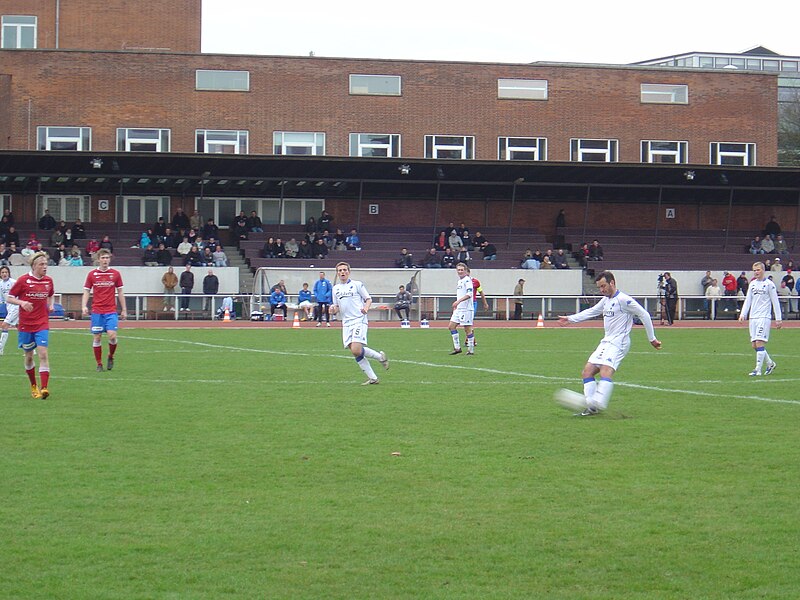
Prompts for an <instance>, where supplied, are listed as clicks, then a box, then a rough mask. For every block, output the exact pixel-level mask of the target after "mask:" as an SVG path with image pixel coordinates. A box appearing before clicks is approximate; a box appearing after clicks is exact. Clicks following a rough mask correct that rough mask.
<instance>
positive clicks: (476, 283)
mask: <svg viewBox="0 0 800 600" xmlns="http://www.w3.org/2000/svg"><path fill="white" fill-rule="evenodd" d="M480 287H481V282H480V281H478V280H477V279H475V278H474V277H473V278H472V301H473V302H475V301H476V300H477V299H478V288H480Z"/></svg>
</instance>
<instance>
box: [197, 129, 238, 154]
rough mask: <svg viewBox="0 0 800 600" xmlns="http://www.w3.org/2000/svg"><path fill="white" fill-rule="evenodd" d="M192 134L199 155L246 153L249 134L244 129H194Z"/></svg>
mask: <svg viewBox="0 0 800 600" xmlns="http://www.w3.org/2000/svg"><path fill="white" fill-rule="evenodd" d="M194 134H195V150H196V151H197V152H199V153H201V154H247V153H248V144H249V139H250V133H249V132H248V131H247V130H246V129H195V132H194ZM226 150H230V152H227V151H226Z"/></svg>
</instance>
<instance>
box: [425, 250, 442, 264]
mask: <svg viewBox="0 0 800 600" xmlns="http://www.w3.org/2000/svg"><path fill="white" fill-rule="evenodd" d="M422 266H423V268H425V269H441V268H442V259H441V258H439V254H438V253H437V252H436V248H431V249H430V250H428V253H427V254H426V255H425V258H424V259H422Z"/></svg>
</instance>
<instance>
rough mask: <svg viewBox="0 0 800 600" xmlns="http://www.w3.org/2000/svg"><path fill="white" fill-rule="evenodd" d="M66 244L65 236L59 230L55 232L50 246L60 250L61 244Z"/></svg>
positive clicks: (51, 237)
mask: <svg viewBox="0 0 800 600" xmlns="http://www.w3.org/2000/svg"><path fill="white" fill-rule="evenodd" d="M63 243H64V234H63V233H61V232H60V231H59V230H58V229H54V230H53V235H51V236H50V246H52V247H53V248H58V246H59V245H60V244H63Z"/></svg>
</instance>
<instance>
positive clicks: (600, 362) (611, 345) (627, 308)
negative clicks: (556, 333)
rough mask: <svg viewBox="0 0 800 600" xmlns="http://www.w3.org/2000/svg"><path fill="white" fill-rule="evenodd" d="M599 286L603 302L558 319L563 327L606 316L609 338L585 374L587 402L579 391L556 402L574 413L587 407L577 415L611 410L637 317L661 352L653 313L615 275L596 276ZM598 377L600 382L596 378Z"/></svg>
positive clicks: (560, 395)
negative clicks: (620, 285) (616, 378)
mask: <svg viewBox="0 0 800 600" xmlns="http://www.w3.org/2000/svg"><path fill="white" fill-rule="evenodd" d="M595 283H596V284H597V287H598V288H599V290H600V294H602V296H603V298H602V299H601V300H600V302H598V303H597V304H595V305H594V306H592V307H591V308H587V309H586V310H583V311H581V312H579V313H577V314H574V315H569V316H565V317H564V316H562V317H559V318H558V324H559V325H562V326H563V325H569V324H570V323H580V322H581V321H587V320H589V319H593V318H595V317H599V316H600V315H602V316H603V326H604V328H605V335H604V336H603V339H602V340H600V345H599V346H597V349H596V350H595V351H594V352H593V353H592V355H591V356H590V357H589V360H588V362H587V363H586V366H585V367H583V372H582V373H581V377H582V378H583V401H582V402H581V401H580V399H579V397H578V398H575V397H576V396H579V395H578V394H577V393H575V392H571V393H570V392H569V390H560V391H559V392H556V400H557V401H558V402H559V403H560V404H562V405H563V406H565V407H567V408H570V409H572V410H580V408H581V407H583V410H582V411H581V412H579V413H577V415H579V416H582V417H589V416H592V415H597V414H600V411H603V410H605V409H606V408H608V403H609V401H610V400H611V392H612V391H613V389H614V381H613V379H614V373H615V372H616V371H617V369H618V368H619V365H620V363H621V362H622V359H623V358H625V355H626V354H627V353H628V350H629V349H630V347H631V328H632V327H633V319H634V317H638V318H639V319H640V320H641V321H642V324H643V325H644V329H645V331H646V332H647V339H648V340H650V345H651V346H653V348H655V349H656V350H660V349H661V342H659V341H658V339H656V334H655V331H654V329H653V321H652V319H651V318H650V314H649V313H648V312H647V311H646V310H645V309H644V308H642V305H641V304H639V303H638V302H636V300H634V299H633V298H631V297H630V296H628V294H624V293H623V292H621V291H619V290H618V289H617V282H616V280H615V278H614V274H613V273H611V272H610V271H603V272H602V273H600V274H599V275H598V276H597V277H595ZM598 374H599V375H600V380H599V381H598V380H597V379H596V377H597V375H598Z"/></svg>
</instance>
